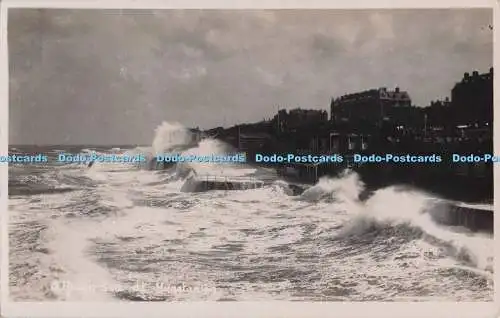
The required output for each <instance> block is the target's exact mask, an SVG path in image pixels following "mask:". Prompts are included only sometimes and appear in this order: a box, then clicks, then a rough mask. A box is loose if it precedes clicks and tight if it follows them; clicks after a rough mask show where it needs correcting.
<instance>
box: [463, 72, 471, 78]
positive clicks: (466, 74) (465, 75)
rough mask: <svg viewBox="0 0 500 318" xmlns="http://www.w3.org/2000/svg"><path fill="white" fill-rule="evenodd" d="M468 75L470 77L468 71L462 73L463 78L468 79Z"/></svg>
mask: <svg viewBox="0 0 500 318" xmlns="http://www.w3.org/2000/svg"><path fill="white" fill-rule="evenodd" d="M469 77H470V76H469V73H468V72H466V73H464V80H468V79H469Z"/></svg>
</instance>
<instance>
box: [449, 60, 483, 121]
mask: <svg viewBox="0 0 500 318" xmlns="http://www.w3.org/2000/svg"><path fill="white" fill-rule="evenodd" d="M451 107H452V108H453V114H454V118H453V119H454V122H455V123H456V124H457V125H475V126H476V125H477V126H479V127H482V126H488V125H489V126H491V125H492V123H493V68H490V71H489V72H488V73H484V74H479V72H478V71H474V72H472V75H470V74H469V73H465V74H464V76H463V78H462V80H461V81H460V82H458V83H456V84H455V86H454V87H453V89H452V91H451Z"/></svg>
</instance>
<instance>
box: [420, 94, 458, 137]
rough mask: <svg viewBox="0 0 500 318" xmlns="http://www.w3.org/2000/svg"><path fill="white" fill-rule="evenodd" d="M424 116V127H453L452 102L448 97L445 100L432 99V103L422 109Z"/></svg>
mask: <svg viewBox="0 0 500 318" xmlns="http://www.w3.org/2000/svg"><path fill="white" fill-rule="evenodd" d="M422 112H423V116H424V127H423V128H424V129H426V130H427V129H440V130H449V129H450V128H452V127H453V126H454V125H453V122H452V121H450V118H451V116H452V113H453V109H452V108H451V102H450V99H449V98H448V97H446V98H445V100H444V101H441V100H437V101H431V104H430V105H429V106H427V107H424V108H423V109H422Z"/></svg>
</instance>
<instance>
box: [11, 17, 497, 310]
mask: <svg viewBox="0 0 500 318" xmlns="http://www.w3.org/2000/svg"><path fill="white" fill-rule="evenodd" d="M494 27H495V26H494V25H493V10H492V9H486V8H464V9H363V10H347V9H293V10H292V9H282V10H274V9H273V10H272V9H241V10H235V9H210V10H209V9H154V10H153V9H63V8H60V9H57V8H15V9H14V8H10V9H9V12H8V22H7V32H8V39H7V40H8V58H9V60H8V65H9V116H8V119H9V130H8V133H9V137H8V138H9V154H8V156H7V157H4V158H2V162H7V163H8V174H9V178H8V221H9V223H8V229H9V231H8V235H9V242H8V244H9V252H8V253H9V255H8V256H9V274H8V277H9V282H8V285H9V297H10V300H11V301H14V302H26V301H30V302H55V301H65V302H178V301H217V302H228V301H233V302H243V301H300V302H311V301H314V302H358V301H362V302H368V301H370V302H373V301H383V302H388V301H391V302H410V301H411V302H431V301H432V302H435V301H440V302H444V301H453V302H455V301H456V302H472V301H473V302H479V301H481V302H484V301H487V302H492V301H493V294H494V286H493V281H494V278H493V276H494V268H493V258H494V240H493V232H494V231H493V228H494V225H493V184H494V182H493V166H494V163H495V162H497V161H500V157H496V156H495V155H494V153H493V73H494V69H493V66H494V65H493V32H494Z"/></svg>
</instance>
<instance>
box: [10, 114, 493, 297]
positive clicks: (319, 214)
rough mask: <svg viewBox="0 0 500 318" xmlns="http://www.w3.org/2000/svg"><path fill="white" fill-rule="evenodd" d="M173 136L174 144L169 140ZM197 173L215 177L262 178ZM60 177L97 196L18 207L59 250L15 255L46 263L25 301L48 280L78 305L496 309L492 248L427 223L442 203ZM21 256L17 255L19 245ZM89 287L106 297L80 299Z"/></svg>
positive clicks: (162, 179) (319, 190) (123, 177)
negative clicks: (326, 303) (431, 301)
mask: <svg viewBox="0 0 500 318" xmlns="http://www.w3.org/2000/svg"><path fill="white" fill-rule="evenodd" d="M172 131H178V133H177V136H178V137H179V140H172V139H169V138H168V136H172ZM186 132H187V130H185V129H184V128H183V127H181V126H179V125H177V124H168V123H164V124H162V125H161V126H160V127H159V128H158V129H157V130H156V133H157V134H156V137H155V139H154V141H153V144H152V147H151V148H150V149H135V150H133V152H138V151H145V150H146V151H149V152H150V153H158V152H165V151H168V150H169V149H172V147H176V146H178V145H180V144H182V143H183V142H186V140H189V136H186V135H185V134H184V133H186ZM227 151H231V149H229V148H228V147H227V146H226V145H224V144H222V143H221V142H219V141H217V140H205V141H202V142H201V144H200V145H199V146H198V147H196V148H192V149H189V150H187V151H185V154H201V155H207V154H212V153H225V152H227ZM189 166H190V167H191V168H194V169H195V170H196V171H197V172H198V173H202V174H212V175H217V174H223V175H249V174H252V173H254V172H255V171H256V170H258V169H256V168H252V167H248V166H235V165H228V164H219V165H216V164H189ZM58 169H62V173H63V175H64V176H72V177H74V178H88V179H90V180H91V181H92V182H94V183H95V187H90V188H85V189H80V190H78V191H74V192H69V193H63V194H54V195H50V196H43V197H42V198H41V200H42V202H45V204H46V205H48V206H50V207H51V209H50V210H48V209H47V208H46V206H43V205H41V204H40V203H38V204H34V203H33V201H31V202H28V201H27V200H24V201H23V200H16V201H15V204H13V205H11V211H12V212H11V214H14V218H15V219H16V220H21V219H22V218H24V219H28V220H32V219H33V218H35V216H34V215H36V220H37V221H38V222H41V223H43V224H46V225H47V226H48V230H47V231H46V232H45V235H44V236H43V238H41V239H40V240H41V242H40V244H42V245H44V246H47V247H48V248H49V250H50V253H48V254H46V255H45V254H44V255H38V254H36V255H35V254H33V255H32V256H31V257H28V256H26V254H23V253H22V252H19V253H18V255H24V257H23V259H25V260H26V259H29V262H33V263H36V264H38V265H37V266H39V269H38V271H39V272H40V273H41V275H44V277H46V279H45V280H40V281H39V283H37V284H35V285H31V286H26V285H22V286H18V287H15V288H14V293H13V294H14V295H15V296H16V297H24V298H26V297H28V298H30V297H31V298H33V299H44V297H46V295H47V293H46V288H47V284H48V283H49V282H50V281H51V280H50V279H58V280H62V281H66V282H69V283H70V284H71V285H72V286H73V291H72V292H71V293H66V294H65V295H61V293H59V294H58V295H57V298H58V299H66V300H96V299H100V300H106V301H109V300H112V299H129V300H158V299H162V300H164V299H166V300H171V299H175V300H182V299H211V300H220V299H228V298H229V299H236V300H258V299H266V300H269V299H307V300H391V299H392V300H394V299H396V298H411V299H417V300H418V299H422V300H423V299H428V297H435V299H436V300H438V299H439V300H440V299H447V300H477V299H482V300H488V299H491V297H492V277H491V274H490V271H491V270H492V256H493V240H492V237H491V236H486V235H481V234H471V233H468V232H466V231H464V230H463V229H456V228H450V227H442V226H439V225H437V224H436V223H435V222H434V221H432V219H431V218H430V215H429V213H428V212H429V211H432V210H433V209H435V208H436V205H435V202H436V199H435V198H432V197H430V196H428V195H427V194H425V193H423V192H418V191H415V190H409V189H406V190H401V189H398V188H395V187H388V188H385V189H381V190H379V191H377V192H376V193H375V194H374V195H373V196H372V197H370V198H369V199H368V200H367V201H365V202H360V201H359V200H358V196H359V194H360V193H361V191H362V190H363V185H362V184H361V183H360V182H359V180H358V177H357V175H356V174H354V173H346V174H345V175H344V176H342V177H341V178H338V179H328V178H324V179H322V180H320V182H319V183H318V184H317V185H315V186H313V187H311V188H309V189H308V190H306V191H305V192H304V193H303V194H302V195H301V196H298V197H292V196H290V193H289V190H288V189H287V187H286V183H285V182H283V181H276V182H275V183H274V184H272V185H270V186H268V187H264V188H261V189H255V190H247V191H232V192H231V191H227V192H225V191H213V192H206V193H196V194H193V193H182V192H180V188H181V187H182V184H183V183H184V180H182V179H179V178H176V175H177V174H178V172H179V171H178V170H179V169H181V168H180V166H178V167H176V168H173V169H172V170H170V171H167V172H164V171H162V172H156V171H146V170H141V169H137V167H135V166H132V165H121V166H120V165H117V164H99V163H96V164H95V165H94V166H93V167H92V168H91V169H85V168H82V169H71V170H69V169H66V170H64V169H65V168H58ZM176 169H177V171H176ZM59 182H62V181H61V180H59ZM34 208H35V209H36V211H38V213H33V212H32V211H33V209H34ZM30 209H31V210H30ZM49 211H50V213H49ZM89 211H90V212H92V213H90V212H89ZM96 211H103V212H102V213H97V212H96ZM44 212H45V213H44ZM51 215H52V218H51V217H50V216H51ZM68 216H71V217H68ZM23 222H25V221H23ZM25 231H29V229H26V230H25ZM15 235H16V234H15ZM15 235H14V236H15ZM16 244H19V245H20V247H19V249H20V250H21V251H22V250H23V248H22V247H23V246H22V244H23V242H22V240H19V241H18V242H16ZM24 253H28V250H27V249H24ZM16 257H21V256H16ZM40 273H39V274H40ZM159 281H160V282H163V286H167V285H172V284H180V283H184V284H186V285H189V286H195V287H196V286H205V287H206V288H205V291H206V290H208V289H210V288H214V287H215V286H216V291H213V290H212V291H211V292H209V293H206V292H205V293H194V292H189V293H181V294H178V293H174V294H172V292H168V291H166V289H164V288H159V287H158V286H156V285H155V284H156V282H159ZM90 282H94V284H96V283H95V282H98V283H97V285H98V286H102V285H106V286H108V287H107V289H108V291H106V290H102V289H101V290H92V291H90V292H89V291H88V288H87V289H85V288H83V289H84V291H81V289H82V287H85V286H88V285H89V284H90ZM75 286H80V288H77V289H79V290H78V292H75V291H74V289H75V288H74V287H75ZM134 286H143V289H137V288H136V287H134ZM144 286H146V287H144ZM44 288H45V289H44ZM109 289H114V290H115V293H112V292H109ZM43 290H45V291H43ZM116 291H117V292H116Z"/></svg>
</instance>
